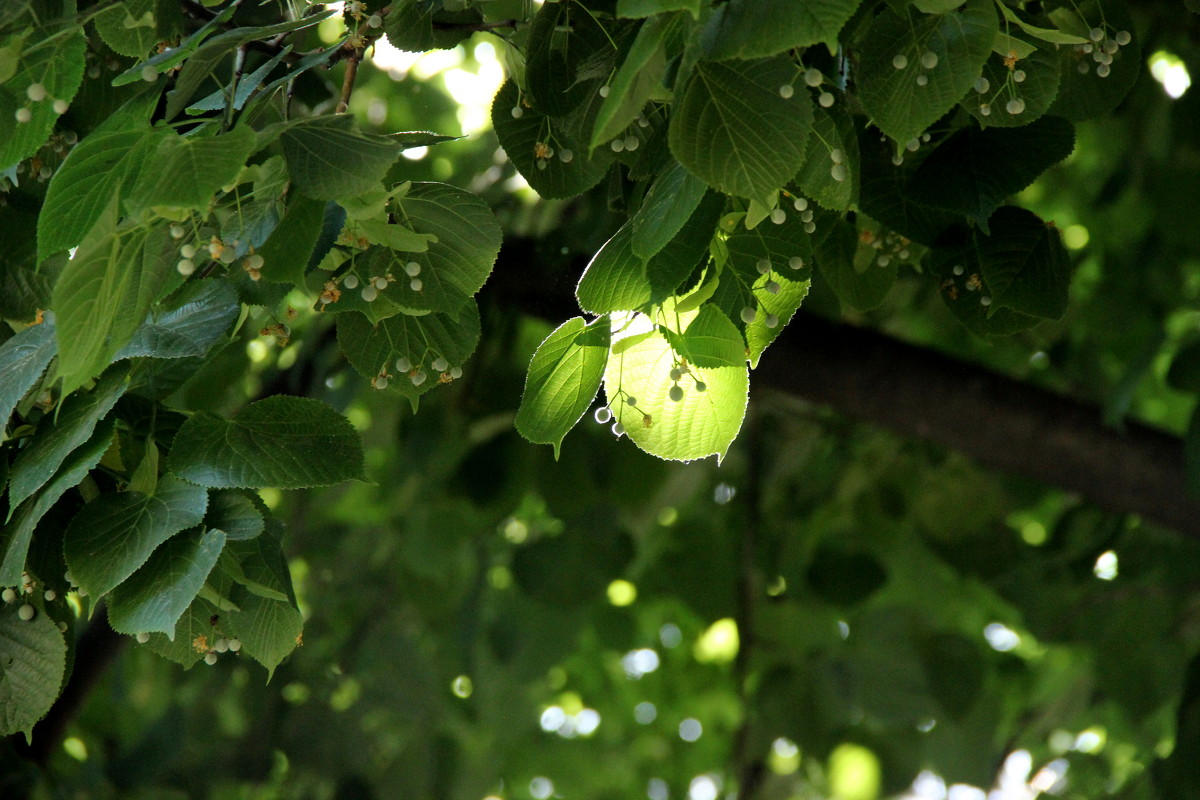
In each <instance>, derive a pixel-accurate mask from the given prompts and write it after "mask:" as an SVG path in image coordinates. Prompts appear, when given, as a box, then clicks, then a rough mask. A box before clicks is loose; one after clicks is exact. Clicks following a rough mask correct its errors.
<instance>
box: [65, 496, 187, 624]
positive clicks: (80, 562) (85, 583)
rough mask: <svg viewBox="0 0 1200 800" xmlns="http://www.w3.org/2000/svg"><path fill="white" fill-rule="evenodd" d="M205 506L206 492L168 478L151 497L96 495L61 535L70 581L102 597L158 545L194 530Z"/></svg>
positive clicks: (144, 561) (130, 572) (141, 562)
mask: <svg viewBox="0 0 1200 800" xmlns="http://www.w3.org/2000/svg"><path fill="white" fill-rule="evenodd" d="M207 504H208V491H207V490H206V489H204V488H203V487H201V486H196V485H195V484H191V483H186V482H184V481H181V480H179V479H178V478H175V477H173V476H171V475H165V476H163V478H162V480H160V481H159V482H158V488H157V490H156V491H155V492H154V494H153V495H146V494H142V493H141V492H132V491H130V492H106V493H105V494H102V495H100V496H99V497H97V498H96V499H95V500H93V501H92V502H90V503H88V504H87V505H86V506H84V507H83V508H82V509H80V510H79V513H78V514H76V515H75V517H74V518H73V519H72V520H71V524H70V525H68V526H67V530H66V532H65V533H64V534H63V555H64V556H65V557H66V559H67V566H68V567H70V569H71V575H72V576H73V577H74V579H75V582H76V583H77V584H79V585H80V586H81V587H83V588H84V589H86V590H87V592H88V594H90V595H92V596H94V597H101V596H103V595H105V594H107V593H108V592H109V591H111V590H112V589H113V588H114V587H116V586H117V585H118V584H120V583H121V582H122V581H124V580H125V579H126V578H128V577H129V576H130V575H132V574H133V573H134V572H136V571H137V570H138V569H139V568H140V567H141V566H142V565H143V564H145V563H146V559H148V558H149V557H150V554H151V553H153V552H154V550H155V549H156V548H157V547H158V546H159V545H161V544H162V543H163V542H165V541H167V539H169V538H171V537H172V536H174V535H175V534H177V533H179V532H180V531H182V530H184V529H185V528H191V527H192V526H194V525H199V524H200V522H201V521H202V520H203V519H204V510H205V507H206V506H207ZM188 602H189V603H190V602H191V598H188ZM146 630H150V629H148V628H147V629H146ZM134 632H135V633H136V632H137V631H134Z"/></svg>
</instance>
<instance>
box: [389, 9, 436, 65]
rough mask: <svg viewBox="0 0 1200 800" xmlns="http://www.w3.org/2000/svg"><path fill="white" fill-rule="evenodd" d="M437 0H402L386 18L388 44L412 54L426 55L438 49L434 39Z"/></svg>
mask: <svg viewBox="0 0 1200 800" xmlns="http://www.w3.org/2000/svg"><path fill="white" fill-rule="evenodd" d="M437 8H438V4H437V2H436V0H400V2H398V3H395V4H394V5H393V7H392V10H391V12H390V13H389V14H388V15H387V16H386V17H384V22H383V30H384V33H386V34H387V38H388V42H390V43H391V44H392V45H393V46H394V47H397V48H399V49H401V50H406V51H408V52H410V53H424V52H425V51H427V50H433V49H434V48H436V47H437V44H436V42H435V41H434V39H433V13H434V11H436V10H437Z"/></svg>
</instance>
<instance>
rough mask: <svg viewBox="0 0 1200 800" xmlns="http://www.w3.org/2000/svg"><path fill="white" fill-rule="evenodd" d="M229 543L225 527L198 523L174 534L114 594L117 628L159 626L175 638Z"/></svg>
mask: <svg viewBox="0 0 1200 800" xmlns="http://www.w3.org/2000/svg"><path fill="white" fill-rule="evenodd" d="M224 547H225V534H224V533H223V532H222V531H204V530H202V529H200V528H196V529H193V530H190V531H184V532H183V533H179V534H176V535H175V536H172V537H171V538H170V539H168V540H167V541H166V542H164V543H163V544H162V545H161V546H159V548H158V549H157V550H155V551H154V553H153V554H152V555H151V556H150V559H149V560H148V561H146V563H145V564H144V565H143V566H142V567H141V569H139V570H138V571H137V572H135V573H133V575H132V576H131V577H130V578H129V579H128V580H126V581H125V582H123V583H122V584H121V585H119V586H117V587H116V588H115V589H113V591H112V594H110V595H109V598H108V623H109V624H110V625H111V626H112V629H113V630H114V631H116V632H117V633H129V634H135V633H143V632H146V633H149V632H154V631H157V632H161V633H165V634H166V635H167V638H168V639H171V640H174V639H175V623H177V622H178V621H179V619H180V617H182V616H183V613H184V612H185V611H187V608H188V606H190V605H191V604H192V601H193V600H195V599H196V595H197V594H199V593H200V590H201V589H202V588H203V587H204V581H205V580H206V579H207V578H208V574H209V573H210V572H212V568H213V566H215V565H216V563H217V558H218V556H220V555H221V550H222V548H224Z"/></svg>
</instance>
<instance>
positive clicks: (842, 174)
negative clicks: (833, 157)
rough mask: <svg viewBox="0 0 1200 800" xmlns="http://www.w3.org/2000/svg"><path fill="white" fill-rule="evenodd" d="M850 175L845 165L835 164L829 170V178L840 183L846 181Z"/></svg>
mask: <svg viewBox="0 0 1200 800" xmlns="http://www.w3.org/2000/svg"><path fill="white" fill-rule="evenodd" d="M848 175H849V173H848V172H847V171H846V165H845V164H834V165H833V166H832V167H830V168H829V176H830V177H831V178H833V179H834V180H835V181H837V182H838V183H842V182H843V181H845V180H846V178H847V177H848Z"/></svg>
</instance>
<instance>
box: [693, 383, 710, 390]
mask: <svg viewBox="0 0 1200 800" xmlns="http://www.w3.org/2000/svg"><path fill="white" fill-rule="evenodd" d="M707 390H708V384H707V383H705V382H704V381H696V391H697V392H703V391H707Z"/></svg>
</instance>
